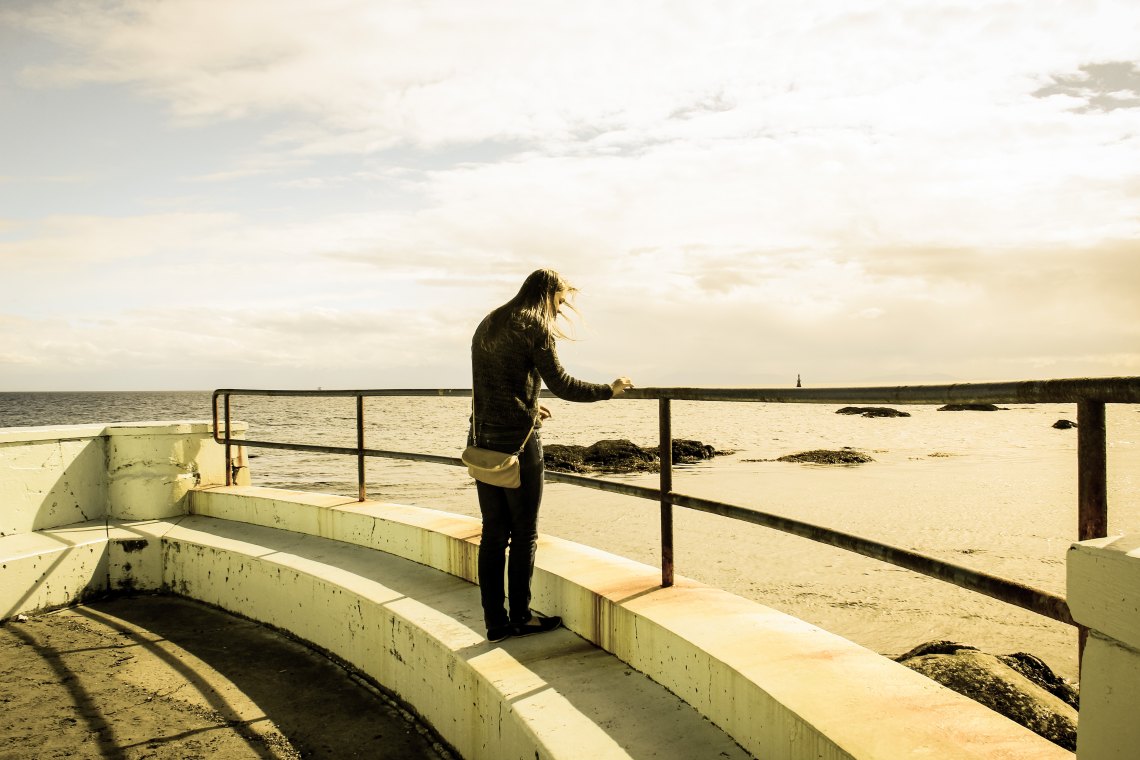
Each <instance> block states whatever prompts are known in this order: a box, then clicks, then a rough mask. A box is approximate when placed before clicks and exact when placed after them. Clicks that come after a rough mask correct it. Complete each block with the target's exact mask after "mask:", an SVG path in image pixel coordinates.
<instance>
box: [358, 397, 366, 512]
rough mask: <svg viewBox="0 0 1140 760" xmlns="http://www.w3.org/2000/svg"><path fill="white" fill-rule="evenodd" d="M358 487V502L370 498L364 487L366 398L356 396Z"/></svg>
mask: <svg viewBox="0 0 1140 760" xmlns="http://www.w3.org/2000/svg"><path fill="white" fill-rule="evenodd" d="M356 486H357V496H358V501H364V500H365V499H366V498H367V497H368V493H367V489H366V487H365V485H364V396H361V395H359V394H357V396H356Z"/></svg>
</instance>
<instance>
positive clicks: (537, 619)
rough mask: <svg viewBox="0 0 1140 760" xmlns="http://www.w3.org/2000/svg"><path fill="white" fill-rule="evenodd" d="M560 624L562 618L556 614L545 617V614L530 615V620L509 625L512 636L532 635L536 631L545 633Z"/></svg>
mask: <svg viewBox="0 0 1140 760" xmlns="http://www.w3.org/2000/svg"><path fill="white" fill-rule="evenodd" d="M561 625H562V618H560V617H558V616H557V615H555V616H552V617H546V616H545V615H537V614H535V615H531V616H530V620H528V621H526V622H525V623H520V624H517V625H514V626H511V628H512V631H511V634H512V635H514V636H533V635H534V634H536V633H546V632H547V631H553V630H554V629H555V628H558V627H560V626H561Z"/></svg>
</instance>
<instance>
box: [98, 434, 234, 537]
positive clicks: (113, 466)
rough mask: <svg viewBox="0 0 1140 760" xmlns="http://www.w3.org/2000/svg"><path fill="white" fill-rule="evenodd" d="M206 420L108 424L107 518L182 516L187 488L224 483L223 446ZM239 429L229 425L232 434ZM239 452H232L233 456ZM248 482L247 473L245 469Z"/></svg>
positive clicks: (134, 518)
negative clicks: (214, 437) (232, 431)
mask: <svg viewBox="0 0 1140 760" xmlns="http://www.w3.org/2000/svg"><path fill="white" fill-rule="evenodd" d="M210 427H211V426H210V424H209V423H206V422H138V423H128V424H122V425H110V426H108V427H107V428H106V433H105V434H106V436H107V516H108V517H110V518H111V519H113V520H153V519H159V518H164V517H172V516H174V515H180V514H186V512H187V511H188V500H187V498H186V494H187V493H188V492H189V491H190V489H192V488H194V487H195V486H200V485H203V486H204V485H225V482H226V470H225V461H224V459H225V447H223V446H222V445H220V444H217V443H215V442H214V440H213V438H212V434H211V432H210ZM239 430H244V426H241V427H240V428H239V425H238V424H235V425H234V431H235V433H237V432H238V431H239ZM238 451H239V449H238V448H237V447H235V448H234V455H235V457H236V456H237V453H238ZM244 473H245V475H244V479H246V480H247V481H248V470H245V471H244Z"/></svg>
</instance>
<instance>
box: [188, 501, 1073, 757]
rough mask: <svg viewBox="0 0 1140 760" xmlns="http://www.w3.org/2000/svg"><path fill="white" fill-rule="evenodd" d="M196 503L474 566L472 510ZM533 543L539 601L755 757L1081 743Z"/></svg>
mask: <svg viewBox="0 0 1140 760" xmlns="http://www.w3.org/2000/svg"><path fill="white" fill-rule="evenodd" d="M191 510H192V511H193V512H194V513H196V514H200V515H212V516H215V517H219V518H225V519H228V520H237V521H242V522H247V523H251V524H256V525H265V526H276V527H283V528H287V529H288V530H292V531H297V532H300V533H305V534H309V535H316V536H322V537H326V538H331V539H335V540H336V541H340V542H344V543H349V544H355V545H358V546H363V547H368V548H371V549H377V550H380V551H382V552H385V553H387V554H391V555H395V556H397V557H401V558H404V559H408V560H411V561H414V562H418V563H422V564H425V565H428V566H430V567H433V568H436V569H438V570H441V571H443V572H446V573H448V574H449V575H453V576H457V577H459V578H463V579H466V580H472V581H474V580H476V577H475V576H476V556H477V544H478V535H479V523H478V521H477V520H473V519H471V518H466V517H462V516H458V515H452V514H447V513H442V512H437V511H433V510H429V509H421V508H415V507H407V506H401V505H394V504H380V503H376V502H365V503H363V504H361V503H358V502H356V501H354V500H348V499H343V498H342V499H337V498H336V497H327V496H316V495H311V494H304V493H298V492H287V491H280V490H272V489H262V488H251V487H244V488H214V489H204V490H200V491H196V492H194V493H193V494H192V498H191ZM540 543H541V546H540V549H539V552H538V564H537V566H536V571H535V582H534V591H535V602H534V604H535V607H536V608H538V609H542V610H544V611H548V612H554V611H557V612H558V613H559V614H561V615H562V616H563V618H564V619H565V621H566V624H567V627H569V628H570V629H571V630H573V631H574V632H576V633H577V634H579V635H580V636H582V637H583V638H585V639H586V640H587V641H589V642H591V643H593V644H595V645H596V646H598V647H601V648H602V649H604V650H606V651H607V652H611V653H612V654H614V655H616V656H617V657H618V658H619V659H621V660H622V661H624V662H627V663H629V664H630V665H631V666H633V667H634V668H636V669H637V670H639V671H641V672H643V673H645V674H646V675H648V676H649V677H650V678H652V679H653V680H654V681H656V682H657V683H659V684H661V685H663V686H665V687H666V688H667V689H669V690H670V691H671V692H673V693H675V694H677V695H678V696H680V697H681V698H682V699H684V700H685V701H686V702H687V703H688V704H690V705H692V706H693V707H694V708H696V709H697V710H698V711H699V712H700V713H701V714H703V715H704V716H706V717H707V718H708V719H709V720H710V721H712V722H713V723H714V724H716V725H717V726H719V727H721V728H722V729H723V730H724V731H725V732H727V733H728V734H729V735H730V736H732V737H733V738H734V739H735V740H736V741H737V742H739V743H740V744H741V746H743V747H744V748H745V749H746V750H748V752H749V753H750V754H752V755H753V756H755V757H762V758H789V759H790V758H860V759H863V758H882V759H888V758H889V759H890V760H895V759H896V758H911V757H916V758H917V757H923V758H926V757H937V758H947V759H951V758H982V757H985V758H1011V759H1012V758H1071V757H1072V754H1071V753H1069V752H1067V751H1065V750H1063V749H1061V748H1059V747H1057V746H1055V745H1053V744H1051V743H1050V742H1048V741H1046V740H1044V739H1042V738H1040V737H1038V736H1037V735H1036V734H1033V733H1032V732H1030V731H1028V730H1026V729H1024V728H1022V727H1021V726H1018V725H1017V724H1015V723H1013V722H1012V721H1009V720H1008V719H1006V718H1004V717H1002V716H1000V715H998V714H997V713H994V712H992V711H990V710H988V709H987V708H985V707H982V706H981V705H978V704H977V703H975V702H973V701H971V700H969V699H967V698H965V697H962V696H961V695H958V694H956V693H954V692H952V691H950V690H948V689H945V688H943V687H942V686H940V685H938V684H936V683H934V682H932V681H930V680H929V679H927V678H925V677H923V676H921V675H919V674H917V673H914V672H912V671H910V670H909V669H907V668H905V667H903V666H901V665H898V664H897V663H894V662H892V661H890V660H889V659H887V658H884V657H882V656H880V655H878V654H876V653H874V652H871V651H869V650H867V649H864V648H862V647H859V646H857V645H855V644H853V643H851V642H849V641H847V640H845V639H843V638H840V637H838V636H835V635H833V634H830V633H828V632H826V631H823V630H822V629H819V628H817V627H815V626H811V625H809V624H807V623H805V622H803V621H800V620H798V619H795V618H792V617H790V616H788V615H785V614H783V613H780V612H777V611H775V610H772V609H770V608H767V607H764V606H763V605H760V604H756V603H754V602H751V601H748V600H745V599H741V598H740V597H736V596H734V595H732V594H729V593H727V592H724V591H721V590H718V589H714V588H710V587H707V586H704V585H702V584H698V583H696V582H693V581H690V580H687V579H684V578H678V579H677V584H676V585H675V586H674V587H672V588H669V589H663V588H660V587H659V585H658V584H659V575H658V571H657V569H656V568H651V567H648V566H645V565H642V564H640V563H636V562H633V561H630V560H626V559H623V558H620V557H615V556H613V555H610V554H607V553H605V552H601V551H599V550H595V549H591V548H589V547H584V546H580V545H577V544H573V543H571V542H568V541H563V540H559V539H555V538H550V537H545V536H544V537H540ZM476 619H477V616H476ZM475 627H476V628H478V627H479V626H478V625H477V624H476V625H475ZM302 635H303V634H302ZM477 638H479V639H481V636H477ZM411 701H412V703H413V704H417V703H416V702H415V700H411ZM429 719H430V718H429ZM437 728H438V726H437ZM441 733H443V735H444V736H447V735H448V734H447V733H446V732H443V731H441ZM456 746H457V748H459V749H460V751H461V752H463V751H464V750H463V745H462V743H457V745H456ZM465 754H466V753H465ZM701 755H704V753H698V755H694V756H701ZM472 756H477V755H472ZM575 756H577V757H582V756H588V753H587V752H585V751H578V752H576V753H575ZM681 756H684V755H681Z"/></svg>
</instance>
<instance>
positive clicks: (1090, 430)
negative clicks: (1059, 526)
mask: <svg viewBox="0 0 1140 760" xmlns="http://www.w3.org/2000/svg"><path fill="white" fill-rule="evenodd" d="M1106 438H1107V435H1106V433H1105V423H1104V402H1103V401H1090V400H1088V399H1082V400H1081V401H1079V402H1077V540H1078V541H1087V540H1088V539H1090V538H1101V537H1103V536H1107V535H1108V457H1107V452H1106V445H1105V444H1106ZM1088 637H1089V629H1088V628H1086V627H1085V626H1083V625H1078V626H1077V668H1078V672H1079V670H1080V663H1081V660H1082V659H1083V658H1084V654H1085V642H1086V641H1087V640H1088Z"/></svg>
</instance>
